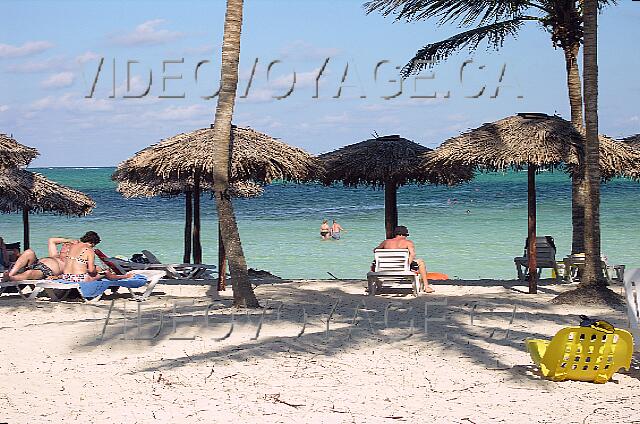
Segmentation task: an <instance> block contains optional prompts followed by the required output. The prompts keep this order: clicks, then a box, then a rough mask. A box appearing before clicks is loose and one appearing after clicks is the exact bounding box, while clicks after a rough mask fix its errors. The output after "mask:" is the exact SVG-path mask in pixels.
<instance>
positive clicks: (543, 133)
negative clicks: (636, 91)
mask: <svg viewBox="0 0 640 424" xmlns="http://www.w3.org/2000/svg"><path fill="white" fill-rule="evenodd" d="M599 139H600V173H601V175H602V178H603V179H605V180H606V179H610V178H614V177H631V178H638V176H640V155H638V153H637V152H634V150H633V149H632V148H630V147H629V146H628V145H626V144H625V143H620V142H616V141H615V140H613V139H611V138H609V137H606V136H603V135H600V137H599ZM581 149H582V136H581V135H580V133H579V132H578V131H576V129H575V128H574V126H573V125H572V124H571V123H570V122H568V121H566V120H564V119H562V118H560V117H558V116H549V115H545V114H538V113H535V114H519V115H515V116H509V117H507V118H504V119H501V120H499V121H496V122H492V123H487V124H483V125H482V126H480V127H479V128H476V129H472V130H470V131H467V132H465V133H463V134H461V135H459V136H456V137H453V138H450V139H448V140H447V141H445V142H444V143H442V145H441V146H440V147H438V148H437V149H436V150H434V151H433V152H430V153H427V154H425V155H423V158H424V161H423V163H422V166H423V167H424V168H425V169H427V170H430V171H431V172H434V173H446V172H447V170H448V169H450V168H452V167H464V166H467V167H469V168H472V169H474V170H476V169H477V170H479V171H503V170H506V169H515V170H522V169H523V168H525V167H527V166H529V165H535V166H536V168H538V169H553V168H564V167H568V168H569V171H571V169H573V167H575V166H577V165H579V164H580V157H581Z"/></svg>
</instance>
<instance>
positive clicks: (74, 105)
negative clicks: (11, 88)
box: [29, 93, 113, 112]
mask: <svg viewBox="0 0 640 424" xmlns="http://www.w3.org/2000/svg"><path fill="white" fill-rule="evenodd" d="M29 108H30V109H31V110H32V111H43V110H67V111H72V112H106V111H111V110H113V101H109V100H105V99H85V98H84V97H83V96H82V94H80V93H65V94H63V95H61V96H47V97H43V98H42V99H39V100H36V101H35V102H33V103H31V105H29Z"/></svg>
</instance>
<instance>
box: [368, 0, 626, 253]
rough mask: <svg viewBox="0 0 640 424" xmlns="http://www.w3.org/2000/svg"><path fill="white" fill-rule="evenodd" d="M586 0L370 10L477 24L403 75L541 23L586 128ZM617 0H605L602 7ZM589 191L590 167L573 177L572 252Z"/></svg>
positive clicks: (398, 2) (576, 117) (477, 1)
mask: <svg viewBox="0 0 640 424" xmlns="http://www.w3.org/2000/svg"><path fill="white" fill-rule="evenodd" d="M582 1H583V0H371V1H369V2H367V3H365V9H366V11H367V13H371V12H373V11H379V12H381V13H382V14H383V15H385V16H388V15H390V14H395V15H396V19H398V20H406V21H409V22H410V21H417V20H423V19H429V18H437V19H438V24H439V25H443V24H446V23H457V24H459V25H460V26H464V27H469V26H471V25H474V24H476V27H475V28H473V29H470V30H468V31H464V32H461V33H459V34H456V35H454V36H452V37H450V38H448V39H446V40H443V41H439V42H436V43H431V44H428V45H426V46H424V47H423V48H421V49H420V50H418V52H417V53H416V55H415V56H414V57H413V58H412V59H411V60H410V61H409V62H408V63H407V64H406V65H405V66H404V68H403V69H402V73H403V76H405V77H406V76H409V75H410V74H412V73H416V72H419V71H421V70H422V69H424V68H426V67H429V66H431V65H432V64H435V63H437V62H439V61H442V60H445V59H446V58H448V57H449V56H450V55H451V54H453V53H455V52H456V51H459V50H461V49H463V48H465V47H468V48H469V49H470V50H475V49H476V48H477V47H478V46H479V44H480V43H481V42H483V41H487V42H488V43H489V45H490V46H491V47H493V48H494V49H496V50H497V49H499V48H500V47H502V45H503V44H504V41H505V40H506V39H507V38H509V37H515V36H516V35H517V33H518V30H519V29H520V28H521V27H522V25H524V24H526V23H528V22H535V23H539V24H540V25H542V27H544V28H545V29H546V30H547V31H548V32H549V34H550V35H551V41H552V43H553V46H554V47H560V48H561V49H562V51H563V53H564V59H565V67H566V71H567V88H568V93H569V106H570V109H571V122H572V123H573V124H574V125H575V127H576V128H577V129H578V130H580V131H583V117H582V84H581V81H580V71H579V69H578V53H579V52H580V42H581V40H582V35H583V34H582V33H583V28H582V8H581V2H582ZM610 3H613V4H615V0H599V7H603V6H606V5H608V4H610ZM586 192H587V188H586V180H585V178H584V170H583V169H582V168H580V169H577V170H576V172H575V173H574V176H573V180H572V224H573V240H572V246H571V251H572V253H580V252H584V203H585V195H586Z"/></svg>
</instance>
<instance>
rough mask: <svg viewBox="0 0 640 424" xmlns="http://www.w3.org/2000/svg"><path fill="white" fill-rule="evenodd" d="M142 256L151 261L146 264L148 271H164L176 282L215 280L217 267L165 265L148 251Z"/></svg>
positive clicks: (143, 252) (205, 265)
mask: <svg viewBox="0 0 640 424" xmlns="http://www.w3.org/2000/svg"><path fill="white" fill-rule="evenodd" d="M142 254H143V255H144V256H145V258H147V259H148V260H149V263H148V264H146V265H147V268H146V269H163V270H165V271H166V272H167V277H168V278H173V279H176V280H198V279H205V280H212V279H214V278H215V276H214V271H215V270H216V269H217V267H216V266H215V265H207V264H165V263H162V262H161V261H160V260H159V259H158V258H157V257H156V255H154V254H153V253H151V252H149V251H148V250H143V251H142Z"/></svg>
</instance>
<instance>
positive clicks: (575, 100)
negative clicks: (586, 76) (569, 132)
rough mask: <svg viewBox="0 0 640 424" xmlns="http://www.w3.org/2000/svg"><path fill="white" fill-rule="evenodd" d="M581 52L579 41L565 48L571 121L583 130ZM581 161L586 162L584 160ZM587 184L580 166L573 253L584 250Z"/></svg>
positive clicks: (574, 186) (576, 174)
mask: <svg viewBox="0 0 640 424" xmlns="http://www.w3.org/2000/svg"><path fill="white" fill-rule="evenodd" d="M579 52H580V44H579V43H576V44H574V45H573V46H571V47H567V48H565V49H564V59H565V66H566V70H567V87H568V89H569V106H570V108H571V123H573V126H574V127H576V129H577V130H578V131H580V132H583V130H584V124H583V117H582V82H581V80H580V69H579V68H578V53H579ZM581 159H582V158H581ZM580 162H581V163H584V160H581V161H580ZM586 184H587V183H586V180H585V178H584V168H582V167H578V168H577V169H576V170H575V172H574V175H573V177H572V180H571V223H572V227H573V232H572V234H573V236H572V242H571V253H582V252H584V203H585V196H586V190H587V188H586Z"/></svg>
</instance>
